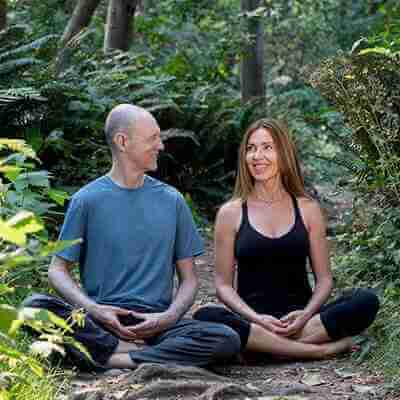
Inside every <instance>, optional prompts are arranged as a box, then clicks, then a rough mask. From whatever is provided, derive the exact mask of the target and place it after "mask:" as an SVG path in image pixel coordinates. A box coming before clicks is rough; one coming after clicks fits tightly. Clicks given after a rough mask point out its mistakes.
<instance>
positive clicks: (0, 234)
mask: <svg viewBox="0 0 400 400" xmlns="http://www.w3.org/2000/svg"><path fill="white" fill-rule="evenodd" d="M0 238H1V239H3V240H5V241H7V242H11V243H14V244H17V245H18V246H23V245H24V244H25V243H26V235H25V233H24V232H23V231H22V230H20V229H17V228H14V227H12V226H9V225H8V224H7V222H4V221H2V220H1V219H0Z"/></svg>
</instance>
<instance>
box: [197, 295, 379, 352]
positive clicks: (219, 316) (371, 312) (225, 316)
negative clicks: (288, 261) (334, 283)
mask: <svg viewBox="0 0 400 400" xmlns="http://www.w3.org/2000/svg"><path fill="white" fill-rule="evenodd" d="M378 309H379V300H378V297H377V296H376V295H375V293H373V292H372V291H371V290H368V289H353V290H352V291H350V292H349V293H347V294H345V295H343V296H341V297H339V298H338V299H337V300H335V301H333V302H331V303H328V304H325V305H323V306H322V307H321V308H320V310H319V314H320V317H321V321H322V324H323V325H324V327H325V329H326V331H327V332H328V335H329V337H330V338H331V339H332V340H339V339H341V338H344V337H348V336H354V335H358V334H359V333H361V332H362V331H363V330H365V329H366V328H368V327H369V326H370V325H371V324H372V322H373V321H374V319H375V316H376V314H377V312H378ZM193 318H194V319H197V320H200V321H210V322H220V323H222V324H225V325H228V326H230V327H231V328H232V329H234V330H235V331H236V332H237V333H238V334H239V336H240V339H241V343H242V350H243V349H245V348H246V345H247V340H248V338H249V334H250V322H249V321H248V320H246V319H245V318H244V317H242V316H240V315H239V314H237V313H234V312H232V311H230V310H228V309H226V308H224V307H221V306H205V307H202V308H200V309H199V310H197V311H196V312H195V313H194V315H193Z"/></svg>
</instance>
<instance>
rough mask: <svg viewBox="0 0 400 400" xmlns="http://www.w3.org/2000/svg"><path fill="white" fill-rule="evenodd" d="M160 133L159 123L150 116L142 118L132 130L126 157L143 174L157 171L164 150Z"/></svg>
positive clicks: (129, 135)
mask: <svg viewBox="0 0 400 400" xmlns="http://www.w3.org/2000/svg"><path fill="white" fill-rule="evenodd" d="M160 133H161V132H160V127H159V126H158V124H157V121H156V120H155V119H154V118H153V117H151V116H150V115H149V116H144V117H142V118H140V119H139V120H138V121H137V123H135V128H134V129H133V128H132V129H131V130H130V132H129V134H128V140H127V144H126V157H127V160H129V162H130V163H132V164H133V166H134V168H135V169H137V170H142V171H143V172H146V171H155V170H156V169H157V158H158V154H159V153H160V151H161V150H164V145H163V143H162V141H161V136H160Z"/></svg>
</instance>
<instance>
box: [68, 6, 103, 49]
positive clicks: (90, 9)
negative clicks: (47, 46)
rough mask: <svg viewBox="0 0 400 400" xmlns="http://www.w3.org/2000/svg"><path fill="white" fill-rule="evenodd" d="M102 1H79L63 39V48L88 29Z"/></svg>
mask: <svg viewBox="0 0 400 400" xmlns="http://www.w3.org/2000/svg"><path fill="white" fill-rule="evenodd" d="M100 1H101V0H78V2H77V4H76V6H75V9H74V12H73V14H72V17H71V19H70V20H69V22H68V25H67V27H66V28H65V31H64V33H63V35H62V38H61V47H64V46H65V45H66V43H67V42H68V41H69V40H70V39H71V38H72V37H74V36H75V35H76V34H77V33H79V32H80V31H81V30H82V29H83V28H86V27H87V26H88V25H89V23H90V20H91V19H92V16H93V14H94V12H95V10H96V8H97V6H98V5H99V3H100Z"/></svg>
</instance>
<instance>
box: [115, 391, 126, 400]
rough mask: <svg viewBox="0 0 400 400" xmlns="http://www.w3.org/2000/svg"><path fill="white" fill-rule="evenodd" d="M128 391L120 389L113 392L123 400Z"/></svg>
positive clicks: (117, 399)
mask: <svg viewBox="0 0 400 400" xmlns="http://www.w3.org/2000/svg"><path fill="white" fill-rule="evenodd" d="M127 393H128V390H120V391H118V392H114V393H113V397H114V398H115V399H116V400H121V399H122V398H123V397H125V395H126V394H127Z"/></svg>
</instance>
